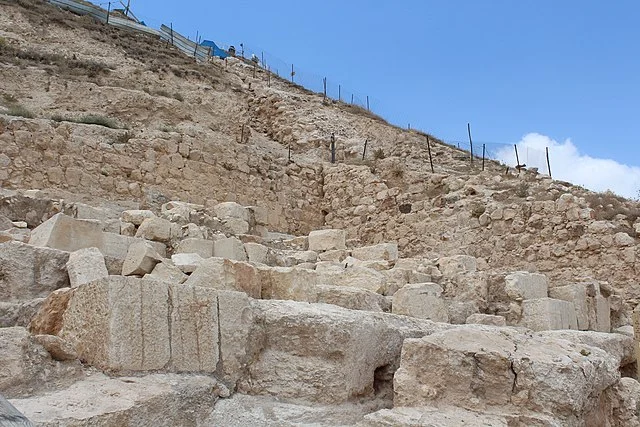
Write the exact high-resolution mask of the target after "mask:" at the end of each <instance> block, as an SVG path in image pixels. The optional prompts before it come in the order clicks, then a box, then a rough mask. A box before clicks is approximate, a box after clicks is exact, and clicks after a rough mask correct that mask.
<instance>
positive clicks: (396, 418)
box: [357, 406, 556, 427]
mask: <svg viewBox="0 0 640 427" xmlns="http://www.w3.org/2000/svg"><path fill="white" fill-rule="evenodd" d="M513 418H519V417H517V416H514V415H511V414H509V415H502V414H484V413H480V412H476V411H467V410H465V409H462V408H457V407H455V406H451V407H440V406H439V407H437V408H436V407H420V408H409V407H406V408H403V407H398V408H393V409H381V410H379V411H376V412H372V413H370V414H367V415H365V416H364V421H363V422H362V423H359V424H357V426H358V427H392V426H411V427H418V426H429V427H431V426H437V427H460V426H482V427H508V426H509V425H510V424H509V420H511V419H513ZM534 418H535V419H536V421H538V420H539V418H538V417H534V416H531V415H529V416H528V417H527V421H528V420H529V419H534ZM542 418H543V419H544V418H546V417H542ZM518 421H519V420H518ZM545 421H546V420H545ZM513 425H516V424H513ZM522 425H539V426H554V425H556V424H553V423H551V422H548V423H546V424H545V423H543V422H538V423H535V424H534V423H531V424H529V423H527V422H524V423H523V424H522Z"/></svg>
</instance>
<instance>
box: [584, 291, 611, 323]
mask: <svg viewBox="0 0 640 427" xmlns="http://www.w3.org/2000/svg"><path fill="white" fill-rule="evenodd" d="M587 303H588V306H589V329H590V330H593V331H598V332H611V304H610V303H609V299H608V298H605V297H604V296H602V295H601V294H598V295H596V296H594V297H592V298H589V299H588V300H587Z"/></svg>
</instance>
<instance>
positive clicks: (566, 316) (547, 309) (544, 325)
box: [520, 298, 578, 331]
mask: <svg viewBox="0 0 640 427" xmlns="http://www.w3.org/2000/svg"><path fill="white" fill-rule="evenodd" d="M520 325H521V326H524V327H527V328H529V329H532V330H534V331H546V330H553V329H577V328H578V321H577V317H576V311H575V308H574V307H573V304H572V303H570V302H568V301H562V300H558V299H553V298H538V299H529V300H525V301H523V303H522V319H521V321H520Z"/></svg>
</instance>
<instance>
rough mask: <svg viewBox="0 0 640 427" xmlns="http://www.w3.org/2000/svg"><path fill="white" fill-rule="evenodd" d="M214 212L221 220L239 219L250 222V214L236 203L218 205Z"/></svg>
mask: <svg viewBox="0 0 640 427" xmlns="http://www.w3.org/2000/svg"><path fill="white" fill-rule="evenodd" d="M213 212H214V213H215V215H216V216H217V217H218V218H220V219H226V218H237V219H240V220H242V221H245V222H247V223H248V222H249V212H248V211H247V209H246V208H245V207H244V206H241V205H239V204H238V203H236V202H224V203H218V204H217V205H215V206H214V207H213Z"/></svg>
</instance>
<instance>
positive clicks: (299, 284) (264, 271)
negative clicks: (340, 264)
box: [258, 266, 320, 301]
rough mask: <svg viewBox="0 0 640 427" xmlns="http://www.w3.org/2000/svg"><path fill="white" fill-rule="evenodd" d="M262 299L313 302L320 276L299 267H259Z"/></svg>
mask: <svg viewBox="0 0 640 427" xmlns="http://www.w3.org/2000/svg"><path fill="white" fill-rule="evenodd" d="M258 274H259V277H260V284H261V286H262V298H264V299H286V300H294V301H313V300H314V298H315V295H316V286H317V285H318V284H319V280H320V279H319V277H320V276H319V275H318V273H317V272H316V271H314V270H309V269H306V268H299V267H262V266H260V267H258Z"/></svg>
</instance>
